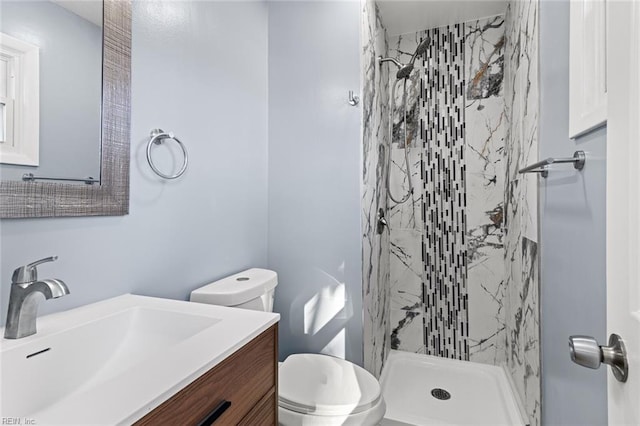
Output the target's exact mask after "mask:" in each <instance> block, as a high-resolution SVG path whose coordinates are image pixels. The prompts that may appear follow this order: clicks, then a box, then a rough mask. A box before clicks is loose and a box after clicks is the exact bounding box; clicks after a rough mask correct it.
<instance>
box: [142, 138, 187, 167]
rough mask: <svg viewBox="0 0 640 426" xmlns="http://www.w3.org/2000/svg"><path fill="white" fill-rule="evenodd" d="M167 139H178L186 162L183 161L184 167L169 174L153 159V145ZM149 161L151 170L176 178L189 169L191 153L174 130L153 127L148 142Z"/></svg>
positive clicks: (177, 141)
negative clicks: (154, 162) (174, 133)
mask: <svg viewBox="0 0 640 426" xmlns="http://www.w3.org/2000/svg"><path fill="white" fill-rule="evenodd" d="M165 139H173V140H174V141H176V143H177V144H178V145H180V149H182V154H183V155H184V162H183V163H182V167H181V168H180V170H179V171H178V173H176V174H174V175H167V174H164V173H162V172H161V171H160V170H158V168H157V167H156V166H155V164H153V160H151V146H152V145H153V144H154V143H155V144H156V145H160V144H162V141H164V140H165ZM147 162H148V163H149V167H151V170H153V171H154V172H155V174H157V175H158V176H160V177H161V178H164V179H176V178H179V177H180V176H182V175H183V173H184V172H185V171H186V170H187V166H188V164H189V155H188V154H187V148H186V147H185V146H184V144H183V143H182V142H180V139H178V138H176V137H175V136H174V135H173V133H172V132H169V133H166V132H164V131H163V130H162V129H153V130H152V131H151V139H149V143H148V144H147Z"/></svg>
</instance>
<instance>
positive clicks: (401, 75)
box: [396, 62, 413, 80]
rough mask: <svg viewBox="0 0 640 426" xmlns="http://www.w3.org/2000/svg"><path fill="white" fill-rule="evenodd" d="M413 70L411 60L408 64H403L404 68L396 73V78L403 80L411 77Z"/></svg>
mask: <svg viewBox="0 0 640 426" xmlns="http://www.w3.org/2000/svg"><path fill="white" fill-rule="evenodd" d="M411 71H413V62H409V63H408V64H407V65H403V66H402V68H400V69H399V70H398V72H397V73H396V78H397V79H398V80H402V79H403V78H409V76H410V75H411Z"/></svg>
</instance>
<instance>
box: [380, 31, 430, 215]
mask: <svg viewBox="0 0 640 426" xmlns="http://www.w3.org/2000/svg"><path fill="white" fill-rule="evenodd" d="M428 46H429V40H428V39H424V40H422V41H421V42H420V44H418V47H416V50H415V51H414V52H413V55H411V60H410V61H409V62H408V63H407V64H403V63H402V62H400V61H399V60H397V59H395V58H383V57H382V56H379V57H378V65H379V66H382V64H384V63H385V62H391V63H392V64H394V65H395V66H397V67H398V72H397V73H396V81H395V82H394V83H393V86H392V89H391V99H395V93H396V90H397V87H398V84H400V82H402V90H403V92H402V116H403V120H404V123H405V126H404V141H403V144H402V146H404V171H405V173H406V176H407V182H408V184H409V190H408V191H407V193H406V194H405V195H404V196H402V197H400V198H399V199H396V197H394V196H393V192H392V191H391V187H390V182H389V173H387V179H386V184H387V193H388V196H389V199H391V200H392V201H393V202H394V203H396V204H402V203H404V202H406V201H407V200H408V199H409V198H411V194H413V184H412V183H411V171H410V169H409V149H408V148H409V147H408V145H409V141H408V139H407V126H406V123H407V80H408V79H409V77H410V76H411V72H412V71H413V69H414V66H415V62H416V59H417V58H418V56H420V55H422V54H423V53H424V52H425V51H426V50H427V49H428ZM392 144H393V108H391V109H390V110H389V152H391V145H392ZM391 161H392V160H391V156H390V155H389V165H391Z"/></svg>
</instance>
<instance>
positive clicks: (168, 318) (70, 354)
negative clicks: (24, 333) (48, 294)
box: [0, 295, 279, 425]
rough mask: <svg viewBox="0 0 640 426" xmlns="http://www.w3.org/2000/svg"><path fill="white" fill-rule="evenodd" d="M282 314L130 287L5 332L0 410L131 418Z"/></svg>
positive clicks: (16, 414)
mask: <svg viewBox="0 0 640 426" xmlns="http://www.w3.org/2000/svg"><path fill="white" fill-rule="evenodd" d="M278 318H279V316H278V315H277V314H272V313H265V312H255V311H248V310H240V309H233V308H225V307H220V306H213V305H204V304H199V303H190V302H183V301H175V300H166V299H157V298H151V297H144V296H134V295H123V296H120V297H117V298H113V299H109V300H105V301H102V302H98V303H94V304H91V305H86V306H83V307H81V308H77V309H73V310H70V311H66V312H62V313H58V314H54V315H49V316H44V317H41V318H39V319H38V333H37V334H35V335H33V336H29V337H26V338H23V339H19V340H6V339H5V340H3V341H2V348H1V349H0V375H1V377H0V381H1V385H0V390H1V393H0V416H1V417H3V418H5V417H11V418H23V419H33V420H34V421H35V422H36V423H37V424H39V425H42V424H117V423H132V422H134V421H136V420H137V419H139V418H141V417H142V416H144V415H145V414H146V413H147V412H149V411H150V410H152V409H153V408H155V407H157V406H158V405H160V404H161V403H162V402H164V401H165V400H166V399H168V398H169V397H171V396H172V395H173V394H174V393H175V392H177V391H179V390H180V389H182V388H183V387H184V386H186V385H187V384H189V383H190V382H191V381H193V380H194V379H196V378H197V377H198V376H200V375H201V374H202V373H204V372H205V371H207V370H208V369H210V368H212V367H213V366H215V365H216V364H217V363H219V362H220V361H222V360H223V359H224V358H226V357H227V356H228V355H230V354H231V353H233V352H234V351H235V350H237V349H238V348H240V347H241V346H242V345H244V344H245V343H247V342H248V341H249V340H251V339H252V338H254V337H256V336H257V335H258V334H260V333H261V332H262V331H264V330H266V329H267V328H268V327H269V326H271V325H272V324H274V323H275V322H277V320H278Z"/></svg>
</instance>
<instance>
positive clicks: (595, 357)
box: [569, 334, 629, 383]
mask: <svg viewBox="0 0 640 426" xmlns="http://www.w3.org/2000/svg"><path fill="white" fill-rule="evenodd" d="M569 354H570V355H571V361H573V362H575V363H576V364H578V365H582V366H583V367H587V368H593V369H597V368H599V367H600V364H602V363H605V364H607V365H608V366H609V367H611V372H612V373H613V375H614V376H615V378H616V379H617V380H618V381H620V382H623V383H624V382H626V381H627V377H628V376H629V363H628V362H627V351H626V350H625V347H624V342H623V341H622V338H621V337H620V336H618V335H617V334H612V335H611V336H609V346H600V345H598V342H597V341H596V339H594V338H593V337H591V336H571V337H569Z"/></svg>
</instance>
